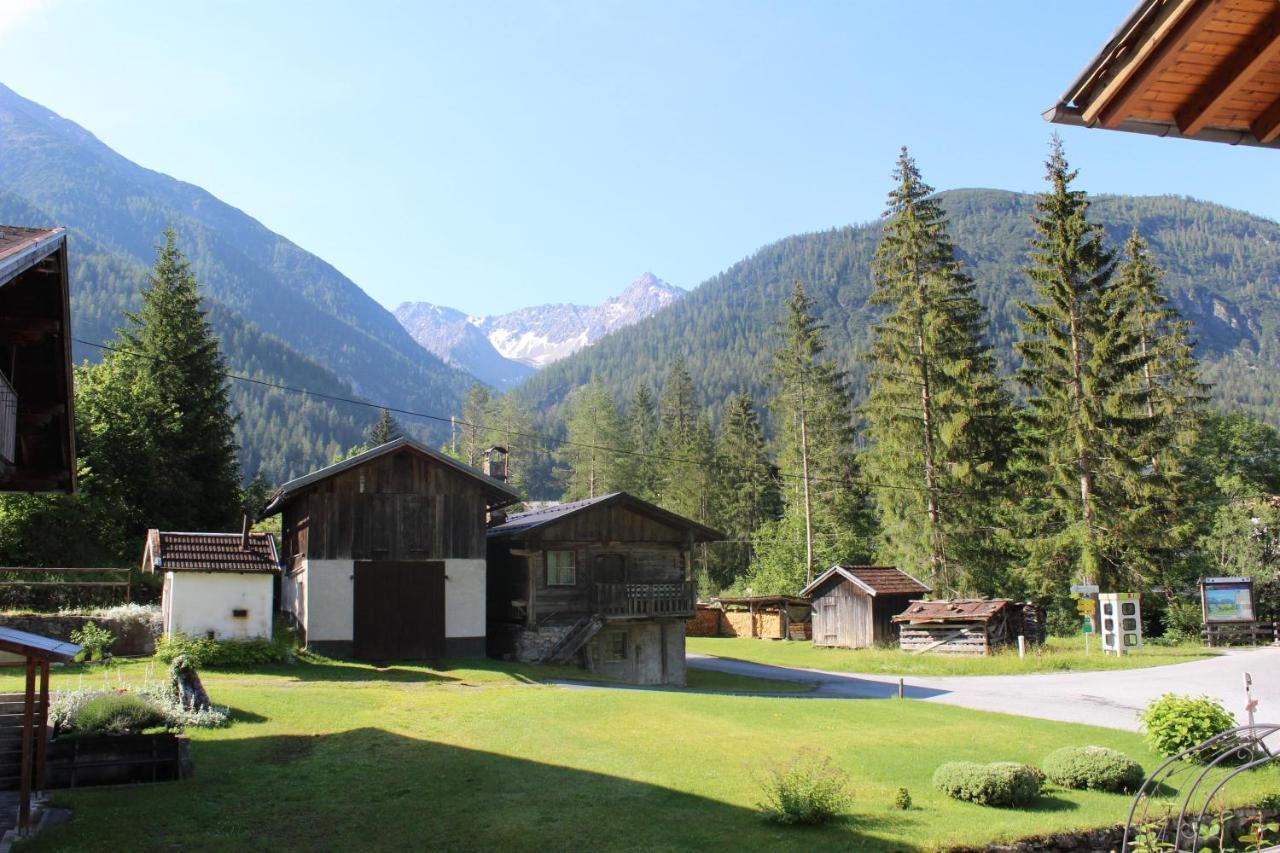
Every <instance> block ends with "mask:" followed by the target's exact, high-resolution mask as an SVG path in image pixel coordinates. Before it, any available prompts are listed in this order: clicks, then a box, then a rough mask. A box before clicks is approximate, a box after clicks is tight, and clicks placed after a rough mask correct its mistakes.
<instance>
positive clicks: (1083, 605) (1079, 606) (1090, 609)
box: [1076, 598, 1097, 616]
mask: <svg viewBox="0 0 1280 853" xmlns="http://www.w3.org/2000/svg"><path fill="white" fill-rule="evenodd" d="M1076 612H1077V613H1079V614H1080V615H1081V616H1092V615H1093V614H1094V613H1095V612H1097V603H1096V602H1094V600H1093V599H1092V598H1082V599H1080V600H1079V601H1077V602H1076Z"/></svg>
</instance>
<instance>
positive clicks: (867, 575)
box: [800, 565, 931, 649]
mask: <svg viewBox="0 0 1280 853" xmlns="http://www.w3.org/2000/svg"><path fill="white" fill-rule="evenodd" d="M930 591H931V590H930V588H929V587H928V586H926V585H925V584H923V583H921V582H920V581H918V580H916V579H915V578H913V577H912V576H911V575H909V574H907V573H906V572H904V571H902V570H901V569H899V568H897V567H895V566H841V565H836V566H832V567H831V568H829V569H827V570H826V571H825V572H823V573H822V574H821V575H819V576H818V577H816V578H814V580H813V583H811V584H809V585H808V586H807V587H805V588H804V589H803V590H801V591H800V594H801V595H805V596H809V597H811V598H812V601H813V644H814V645H815V646H838V647H842V648H848V649H861V648H865V647H867V646H873V645H877V644H880V643H887V642H890V641H892V639H893V624H892V621H891V620H892V619H893V617H894V616H895V615H896V614H898V613H900V612H902V610H903V609H904V608H905V607H906V606H907V604H908V603H909V602H910V601H911V598H912V596H920V595H924V594H925V593H927V592H930Z"/></svg>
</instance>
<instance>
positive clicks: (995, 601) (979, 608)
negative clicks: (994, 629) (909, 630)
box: [893, 598, 1013, 623]
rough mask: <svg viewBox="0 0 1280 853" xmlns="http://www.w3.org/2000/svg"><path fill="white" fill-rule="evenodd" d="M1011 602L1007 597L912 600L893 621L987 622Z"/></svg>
mask: <svg viewBox="0 0 1280 853" xmlns="http://www.w3.org/2000/svg"><path fill="white" fill-rule="evenodd" d="M1012 603H1013V602H1012V601H1011V600H1010V599H1008V598H953V599H950V600H943V601H913V602H911V604H910V605H908V607H907V609H906V610H904V611H902V612H901V613H899V614H898V615H897V616H895V617H893V621H894V622H912V623H916V622H989V621H991V619H992V617H994V616H995V615H996V614H998V613H999V612H1000V611H1001V610H1003V609H1004V608H1005V607H1007V606H1008V605H1010V604H1012Z"/></svg>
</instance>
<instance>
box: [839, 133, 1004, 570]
mask: <svg viewBox="0 0 1280 853" xmlns="http://www.w3.org/2000/svg"><path fill="white" fill-rule="evenodd" d="M894 178H895V180H897V182H898V185H897V186H896V187H895V188H894V189H893V191H892V192H891V193H890V194H889V203H888V210H887V211H886V214H885V215H886V222H885V229H884V238H883V239H882V240H881V242H880V245H879V247H878V248H877V250H876V255H875V261H874V265H873V273H874V277H875V284H876V291H875V293H874V294H873V296H872V300H871V301H872V302H873V303H875V304H879V305H886V306H888V307H889V314H888V316H887V317H886V318H885V319H884V321H883V322H882V323H881V324H880V325H879V326H877V327H876V330H875V332H876V334H875V340H874V342H873V343H872V346H871V349H870V352H868V353H867V356H866V359H867V361H868V362H870V364H871V372H870V386H871V387H870V393H869V395H868V397H867V400H866V402H865V403H864V404H863V407H862V413H863V416H864V417H865V419H866V422H867V429H868V436H869V438H870V439H871V442H872V444H871V449H870V450H869V451H868V453H867V455H866V456H867V459H866V467H867V471H868V474H869V476H870V477H871V479H873V480H874V481H875V482H877V483H878V484H880V485H881V488H879V489H878V490H877V491H876V493H875V501H876V506H877V509H878V511H879V516H880V525H881V531H882V533H881V535H882V540H883V541H882V546H881V548H880V558H881V559H882V560H883V561H884V562H886V563H890V564H894V565H899V566H904V567H907V568H908V571H911V570H913V569H912V567H919V568H917V569H915V570H917V571H919V570H921V569H925V568H927V573H928V575H929V577H930V578H931V581H932V585H933V586H934V588H935V589H936V590H937V591H938V592H940V593H956V592H975V591H984V592H990V591H991V590H990V585H991V583H990V582H991V578H990V574H991V572H992V569H993V563H994V562H996V561H997V560H998V557H999V554H998V552H997V553H995V554H993V546H992V540H993V537H992V536H991V534H990V533H989V530H990V527H991V520H992V516H993V512H992V505H993V503H994V502H995V500H996V499H997V496H998V494H999V491H1000V489H999V486H1000V479H1001V478H1000V475H1001V472H1002V469H1003V467H1004V461H1005V460H1006V459H1007V458H1008V454H1009V450H1010V441H1009V436H1010V433H1011V426H1012V424H1011V421H1010V420H1009V415H1008V413H1009V404H1008V400H1007V398H1006V395H1005V393H1004V390H1003V388H1002V386H1001V383H1000V381H999V379H997V378H996V375H995V365H994V362H993V360H992V357H991V353H990V350H989V348H988V347H987V346H986V345H985V344H984V343H983V336H984V332H985V318H984V312H983V310H982V306H981V305H979V304H978V301H977V300H976V299H975V298H974V296H973V289H974V288H973V281H972V280H971V279H970V278H969V276H968V275H966V274H965V273H964V271H963V269H962V268H961V264H960V262H959V261H958V260H957V259H956V256H955V255H956V253H955V245H954V244H953V243H952V241H951V238H950V236H949V234H948V233H947V218H946V214H945V213H944V212H943V210H942V208H941V206H940V205H939V204H938V202H937V201H936V200H935V199H933V198H931V197H930V196H931V195H932V193H933V188H932V187H930V186H928V185H926V184H925V183H924V182H923V181H922V180H921V178H920V172H919V170H918V169H917V168H916V164H915V161H914V160H912V159H911V157H910V156H909V155H908V153H907V150H906V149H905V148H903V149H902V152H901V154H900V156H899V158H898V164H897V169H896V170H895V171H894ZM993 558H994V559H993Z"/></svg>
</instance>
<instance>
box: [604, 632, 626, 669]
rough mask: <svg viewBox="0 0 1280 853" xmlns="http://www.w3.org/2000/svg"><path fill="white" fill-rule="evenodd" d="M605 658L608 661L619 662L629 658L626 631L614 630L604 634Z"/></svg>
mask: <svg viewBox="0 0 1280 853" xmlns="http://www.w3.org/2000/svg"><path fill="white" fill-rule="evenodd" d="M604 659H605V662H606V663H617V662H619V661H625V660H626V659H627V635H626V632H624V631H614V632H613V633H611V634H605V635H604Z"/></svg>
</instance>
